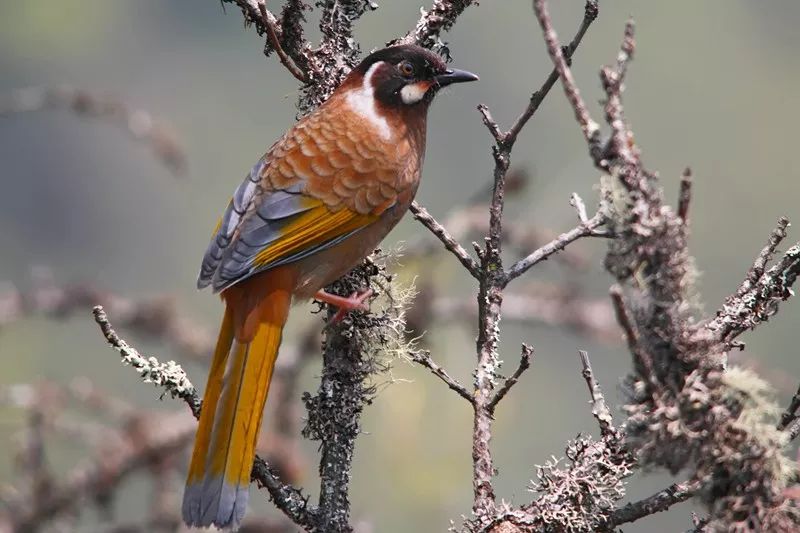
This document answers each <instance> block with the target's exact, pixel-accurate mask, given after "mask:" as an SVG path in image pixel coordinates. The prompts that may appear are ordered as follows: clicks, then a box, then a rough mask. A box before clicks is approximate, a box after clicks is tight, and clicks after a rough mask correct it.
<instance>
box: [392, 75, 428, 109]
mask: <svg viewBox="0 0 800 533" xmlns="http://www.w3.org/2000/svg"><path fill="white" fill-rule="evenodd" d="M430 87H431V86H430V84H429V83H427V82H424V81H419V82H417V83H411V84H409V85H406V86H405V87H403V88H402V89H400V98H401V99H402V100H403V103H404V104H406V105H412V104H416V103H417V102H419V101H420V100H422V99H423V98H425V93H427V92H428V89H430Z"/></svg>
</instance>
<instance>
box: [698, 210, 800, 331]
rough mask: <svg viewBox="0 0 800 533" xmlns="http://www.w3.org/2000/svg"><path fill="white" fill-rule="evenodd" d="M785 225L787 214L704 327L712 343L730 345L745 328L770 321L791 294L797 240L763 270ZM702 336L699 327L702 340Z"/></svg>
mask: <svg viewBox="0 0 800 533" xmlns="http://www.w3.org/2000/svg"><path fill="white" fill-rule="evenodd" d="M788 226H789V221H788V219H786V217H781V218H780V220H778V225H777V227H776V228H775V229H774V230H773V231H772V233H771V234H770V237H769V240H768V242H767V244H766V246H765V247H764V248H763V249H762V250H761V253H759V255H758V257H757V258H756V260H755V261H754V263H753V266H752V267H751V268H750V270H749V271H748V273H747V277H746V278H745V280H744V281H743V282H742V284H741V285H740V286H739V288H738V289H737V290H736V292H735V293H734V294H733V295H732V296H729V297H728V298H727V299H726V301H725V304H724V305H723V306H722V308H721V309H720V310H719V311H717V316H716V317H715V318H714V319H713V320H710V321H709V322H708V324H707V325H706V326H705V331H706V332H710V333H711V335H712V338H713V340H712V343H713V342H715V343H721V344H723V345H731V343H732V342H733V340H734V339H735V338H736V337H738V336H739V335H741V334H742V333H744V332H745V331H747V330H749V329H753V328H755V327H756V326H758V325H759V324H761V323H763V322H766V321H767V320H769V318H770V317H771V316H772V315H774V314H775V313H777V311H778V304H779V303H780V302H781V301H783V300H786V299H788V298H789V297H790V296H792V294H793V292H792V285H793V284H794V282H795V281H796V279H797V276H798V274H800V243H798V244H795V245H794V246H792V247H791V248H789V249H788V250H786V252H785V253H784V254H783V257H781V259H780V260H779V261H778V262H777V263H775V265H773V266H772V268H770V269H769V270H766V268H767V264H768V262H769V261H770V260H771V259H772V257H773V255H774V254H775V250H776V248H777V247H778V245H779V244H780V243H781V241H783V239H784V238H785V237H786V229H787V228H788ZM703 335H704V332H703V331H702V330H701V331H700V332H699V336H700V338H701V339H702V337H703ZM739 345H740V346H741V344H739Z"/></svg>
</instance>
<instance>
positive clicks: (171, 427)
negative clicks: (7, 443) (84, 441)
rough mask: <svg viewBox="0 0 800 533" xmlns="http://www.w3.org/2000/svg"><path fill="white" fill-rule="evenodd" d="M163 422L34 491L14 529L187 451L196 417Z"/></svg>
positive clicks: (28, 527)
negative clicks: (59, 480) (155, 429)
mask: <svg viewBox="0 0 800 533" xmlns="http://www.w3.org/2000/svg"><path fill="white" fill-rule="evenodd" d="M187 419H188V420H187ZM160 424H161V426H162V427H163V428H164V429H163V431H159V432H155V433H153V434H152V435H149V436H145V435H142V436H141V438H140V439H137V440H136V441H131V440H128V441H127V442H126V441H122V442H121V444H122V445H121V446H117V447H115V448H113V449H112V450H109V451H108V452H107V453H105V454H103V455H102V456H101V457H100V458H98V460H97V461H92V462H89V463H88V464H82V465H79V466H77V467H76V468H75V469H74V470H72V471H71V472H70V474H69V476H68V479H67V480H66V482H64V483H63V484H58V485H56V486H52V487H50V488H49V490H47V491H41V492H39V493H37V494H35V495H32V496H31V497H30V498H29V500H30V501H28V502H26V503H27V504H28V505H30V507H28V508H25V507H23V508H22V509H17V512H16V513H15V514H14V516H12V517H11V520H12V523H13V524H14V529H13V531H36V530H38V529H39V528H40V527H41V526H42V525H44V524H45V523H46V522H47V521H49V520H51V519H52V518H54V517H56V516H57V515H59V514H62V513H65V512H67V511H69V510H70V509H74V508H75V506H76V505H78V504H79V503H81V502H83V501H87V500H88V501H91V500H95V499H97V498H101V497H103V496H107V495H108V493H109V491H111V490H113V489H114V487H116V486H117V485H119V483H121V482H122V481H123V480H124V479H126V478H128V477H129V476H130V475H131V474H133V473H134V472H137V471H139V470H140V469H141V468H143V467H146V466H147V465H148V464H152V462H153V461H156V460H158V459H163V458H165V457H170V456H173V455H175V454H176V453H178V452H181V451H183V450H184V449H185V448H186V446H187V445H188V444H189V443H190V442H191V441H192V439H193V438H194V431H195V425H194V421H192V420H191V418H189V417H188V416H186V415H183V416H172V417H169V418H167V419H164V420H161V421H160ZM0 525H2V522H0Z"/></svg>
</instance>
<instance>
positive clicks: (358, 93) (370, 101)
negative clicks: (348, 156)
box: [347, 61, 392, 140]
mask: <svg viewBox="0 0 800 533" xmlns="http://www.w3.org/2000/svg"><path fill="white" fill-rule="evenodd" d="M383 64H384V62H383V61H378V62H377V63H375V64H374V65H372V66H371V67H369V70H368V71H367V73H366V74H365V75H364V82H363V83H362V84H361V88H359V89H356V90H353V91H350V92H349V93H348V94H347V103H348V105H349V106H350V108H351V109H352V110H353V111H354V112H355V113H356V114H357V115H359V116H360V117H361V118H363V119H364V120H366V121H367V122H369V123H370V124H371V125H372V126H373V127H374V128H375V129H376V130H377V131H378V133H379V134H380V136H381V137H383V138H384V139H387V140H388V139H390V138H391V137H392V130H391V128H389V123H388V122H386V119H385V118H383V117H382V116H380V115H379V114H378V110H377V109H376V108H375V93H374V91H373V90H372V81H371V80H372V75H373V74H375V70H376V69H377V68H378V67H379V66H381V65H383Z"/></svg>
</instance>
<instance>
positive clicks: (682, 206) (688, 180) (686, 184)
mask: <svg viewBox="0 0 800 533" xmlns="http://www.w3.org/2000/svg"><path fill="white" fill-rule="evenodd" d="M691 201H692V169H691V168H689V167H686V169H685V170H684V171H683V174H682V175H681V190H680V193H679V194H678V216H679V217H681V220H682V221H683V225H684V226H686V225H687V224H688V223H689V204H690V203H691Z"/></svg>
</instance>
